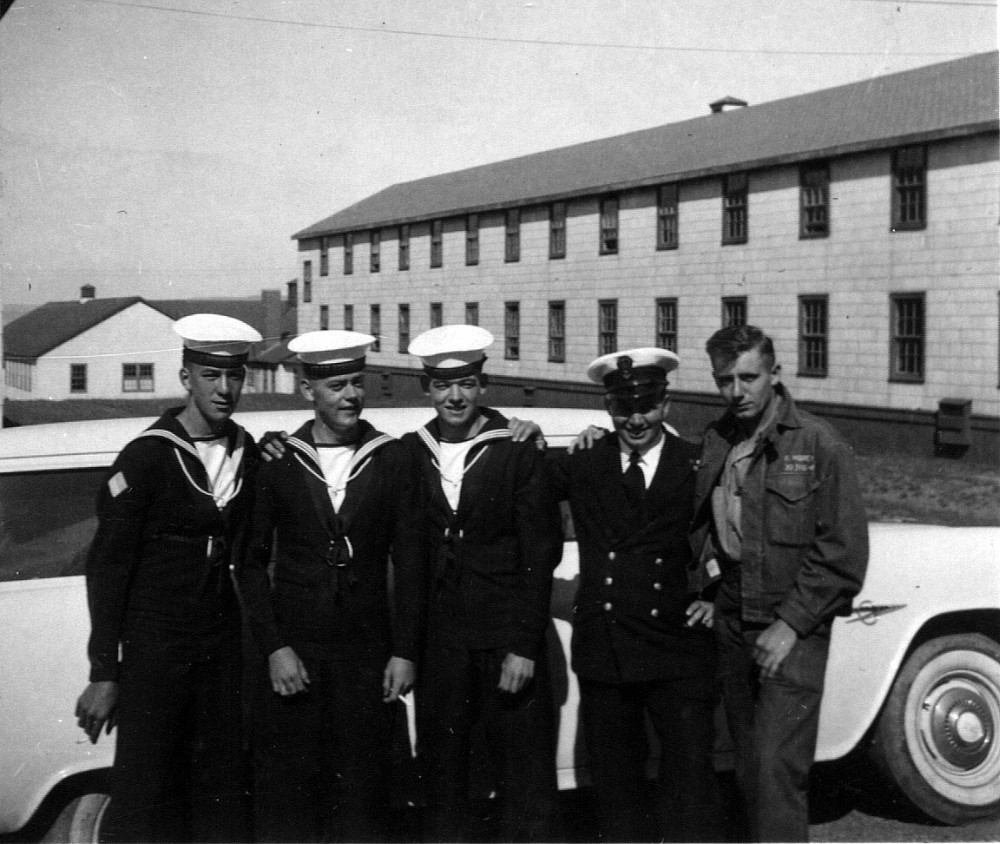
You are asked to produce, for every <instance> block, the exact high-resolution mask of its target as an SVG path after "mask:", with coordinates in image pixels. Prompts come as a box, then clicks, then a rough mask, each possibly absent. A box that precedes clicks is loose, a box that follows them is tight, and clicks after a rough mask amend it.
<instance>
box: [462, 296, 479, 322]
mask: <svg viewBox="0 0 1000 844" xmlns="http://www.w3.org/2000/svg"><path fill="white" fill-rule="evenodd" d="M465 324H466V325H479V302H466V303H465Z"/></svg>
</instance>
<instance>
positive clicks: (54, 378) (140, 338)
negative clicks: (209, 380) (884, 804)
mask: <svg viewBox="0 0 1000 844" xmlns="http://www.w3.org/2000/svg"><path fill="white" fill-rule="evenodd" d="M172 325H173V320H171V319H170V317H168V316H166V315H165V314H162V313H160V312H159V311H157V310H155V309H153V308H151V307H149V306H148V305H145V304H142V303H138V304H135V305H132V306H131V307H129V308H126V309H125V310H123V311H121V312H119V313H117V314H115V315H114V316H112V317H110V318H109V319H107V320H105V321H104V322H102V323H100V324H98V325H96V326H94V327H93V328H91V329H90V330H89V331H86V332H84V333H83V334H80V335H78V336H77V337H74V338H73V339H72V340H69V341H68V342H66V343H64V344H63V345H61V346H59V347H58V348H55V349H53V350H52V351H51V352H49V353H48V354H46V355H43V356H42V357H41V358H39V359H38V362H37V364H36V366H35V367H34V372H33V373H32V389H31V393H30V394H23V393H21V392H20V391H17V390H14V389H11V390H10V391H9V393H8V396H9V397H10V398H12V399H14V398H33V399H42V398H44V399H74V398H89V399H94V398H136V399H150V398H161V397H167V396H180V395H183V393H184V390H183V388H182V387H181V384H180V381H179V380H178V377H177V372H178V370H179V369H180V366H181V352H180V348H181V341H180V338H179V337H178V336H177V335H176V334H174V332H173V330H172V329H171V326H172ZM125 363H152V364H153V386H154V390H153V391H152V392H128V393H125V392H123V391H122V365H123V364H125ZM72 364H86V365H87V391H86V392H85V393H73V392H70V367H71V365H72Z"/></svg>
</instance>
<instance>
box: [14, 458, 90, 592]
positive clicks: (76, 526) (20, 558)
mask: <svg viewBox="0 0 1000 844" xmlns="http://www.w3.org/2000/svg"><path fill="white" fill-rule="evenodd" d="M106 475H107V469H104V468H99V469H69V470H63V471H53V472H13V473H10V474H4V475H0V582H3V581H10V580H32V579H35V578H42V577H68V576H70V575H76V574H83V573H84V561H85V560H86V556H87V549H88V548H89V547H90V542H91V540H92V539H93V538H94V532H95V531H96V529H97V514H96V501H97V491H98V489H99V488H100V486H101V484H102V483H103V482H104V478H105V476H106Z"/></svg>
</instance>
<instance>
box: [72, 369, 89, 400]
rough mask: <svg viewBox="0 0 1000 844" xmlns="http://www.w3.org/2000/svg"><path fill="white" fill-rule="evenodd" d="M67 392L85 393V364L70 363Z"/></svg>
mask: <svg viewBox="0 0 1000 844" xmlns="http://www.w3.org/2000/svg"><path fill="white" fill-rule="evenodd" d="M69 391H70V392H71V393H85V392H87V364H85V363H71V364H70V365H69Z"/></svg>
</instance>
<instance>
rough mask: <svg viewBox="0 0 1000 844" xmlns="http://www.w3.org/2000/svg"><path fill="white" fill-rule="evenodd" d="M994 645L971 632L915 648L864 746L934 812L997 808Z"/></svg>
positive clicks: (997, 660) (968, 815)
mask: <svg viewBox="0 0 1000 844" xmlns="http://www.w3.org/2000/svg"><path fill="white" fill-rule="evenodd" d="M998 730H1000V645H998V643H997V642H995V641H994V640H993V639H990V638H989V637H987V636H983V635H981V634H978V633H965V634H959V635H951V636H941V637H939V638H937V639H931V640H930V641H928V642H925V643H924V644H923V645H921V646H920V647H919V648H917V649H916V650H915V651H914V652H913V653H912V654H911V655H910V657H909V659H907V661H906V663H905V664H904V666H903V669H902V671H900V673H899V676H898V677H897V678H896V682H895V683H894V684H893V686H892V690H891V691H890V693H889V697H888V698H887V700H886V703H885V707H884V708H883V711H882V714H881V715H880V716H879V720H878V725H877V726H876V729H875V737H874V742H873V744H872V751H873V754H874V757H875V761H876V763H877V764H878V767H879V768H880V770H881V771H882V773H883V774H884V775H885V776H886V777H887V779H888V780H889V781H890V782H891V783H892V784H893V785H895V786H896V787H897V788H898V789H899V790H900V791H902V792H903V794H904V795H906V797H908V798H909V799H910V800H911V801H912V802H913V803H914V804H915V805H916V806H917V807H918V808H919V809H921V810H923V811H924V812H925V813H927V814H928V815H930V816H931V817H932V818H935V819H936V820H939V821H942V822H944V823H948V824H960V823H964V822H966V821H970V820H974V819H976V818H985V817H990V816H992V815H994V814H996V813H998V812H1000V740H998Z"/></svg>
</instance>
